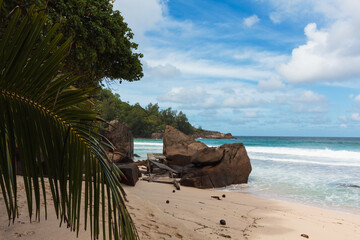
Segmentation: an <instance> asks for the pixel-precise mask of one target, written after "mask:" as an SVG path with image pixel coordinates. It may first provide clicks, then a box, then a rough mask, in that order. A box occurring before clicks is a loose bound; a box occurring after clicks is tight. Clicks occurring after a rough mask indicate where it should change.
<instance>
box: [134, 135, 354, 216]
mask: <svg viewBox="0 0 360 240" xmlns="http://www.w3.org/2000/svg"><path fill="white" fill-rule="evenodd" d="M197 140H198V141H201V142H203V143H205V144H206V145H208V146H212V147H217V146H220V145H222V144H225V143H230V144H231V143H235V142H242V143H244V145H245V148H246V150H247V153H248V156H249V158H250V161H251V165H252V172H251V174H250V176H249V181H248V183H247V184H237V185H231V186H228V187H226V188H223V189H220V190H221V191H231V192H241V193H248V194H252V195H255V196H260V197H266V198H270V199H276V200H284V201H290V202H296V203H301V204H305V205H311V206H316V207H323V208H328V209H333V210H339V211H345V212H349V213H354V214H360V138H335V137H334V138H333V137H253V136H251V137H242V136H239V137H236V139H197ZM162 149H163V143H162V140H161V139H135V141H134V152H135V153H136V154H137V155H139V157H138V158H137V159H146V154H147V153H162Z"/></svg>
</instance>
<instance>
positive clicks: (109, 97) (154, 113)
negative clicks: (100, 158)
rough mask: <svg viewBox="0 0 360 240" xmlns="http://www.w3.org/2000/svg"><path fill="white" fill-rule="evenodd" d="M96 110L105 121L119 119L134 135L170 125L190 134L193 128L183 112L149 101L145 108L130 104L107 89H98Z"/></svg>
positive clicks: (141, 134)
mask: <svg viewBox="0 0 360 240" xmlns="http://www.w3.org/2000/svg"><path fill="white" fill-rule="evenodd" d="M97 110H98V111H99V112H100V113H101V116H102V117H103V118H104V119H105V120H106V121H112V120H119V121H120V122H124V123H126V124H127V125H128V127H129V128H130V129H131V132H132V133H133V134H134V136H135V137H150V136H151V133H154V132H159V131H162V130H164V129H165V126H166V125H171V126H173V127H175V128H177V129H179V130H180V131H182V132H184V133H185V134H192V133H193V131H194V128H193V127H192V126H191V124H190V123H189V121H188V119H187V117H186V115H185V114H184V113H183V112H181V111H180V112H179V113H177V111H175V110H172V109H171V108H167V109H164V110H160V108H159V105H158V104H157V103H156V104H152V103H149V104H148V105H147V106H146V107H145V109H144V108H142V107H141V106H140V105H139V104H138V103H137V104H135V105H133V106H131V105H130V104H128V103H126V102H122V101H121V99H120V96H119V94H113V93H112V92H111V91H110V90H109V89H102V90H100V94H99V98H98V101H97Z"/></svg>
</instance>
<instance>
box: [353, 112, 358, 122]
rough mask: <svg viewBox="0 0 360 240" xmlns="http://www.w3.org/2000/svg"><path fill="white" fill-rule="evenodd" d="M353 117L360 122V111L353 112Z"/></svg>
mask: <svg viewBox="0 0 360 240" xmlns="http://www.w3.org/2000/svg"><path fill="white" fill-rule="evenodd" d="M351 119H352V120H353V121H355V122H360V114H359V113H353V114H351Z"/></svg>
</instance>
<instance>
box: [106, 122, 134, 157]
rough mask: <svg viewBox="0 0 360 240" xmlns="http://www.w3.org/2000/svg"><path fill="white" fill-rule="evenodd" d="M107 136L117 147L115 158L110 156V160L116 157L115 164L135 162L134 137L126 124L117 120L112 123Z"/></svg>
mask: <svg viewBox="0 0 360 240" xmlns="http://www.w3.org/2000/svg"><path fill="white" fill-rule="evenodd" d="M105 136H106V137H107V138H108V139H109V140H110V142H112V144H113V145H114V147H115V151H114V154H113V156H112V155H111V156H109V157H110V159H111V158H112V157H114V159H116V161H114V162H117V163H120V162H123V163H124V162H133V158H134V137H133V135H132V133H131V131H130V129H129V128H128V127H127V126H126V124H125V123H121V122H119V121H117V120H113V121H111V122H110V126H109V128H108V131H107V132H106V133H105Z"/></svg>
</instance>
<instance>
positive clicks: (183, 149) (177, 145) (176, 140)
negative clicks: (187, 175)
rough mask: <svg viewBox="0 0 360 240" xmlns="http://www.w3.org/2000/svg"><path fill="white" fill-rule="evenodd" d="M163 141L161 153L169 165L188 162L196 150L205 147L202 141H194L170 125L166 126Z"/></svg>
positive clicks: (182, 164)
mask: <svg viewBox="0 0 360 240" xmlns="http://www.w3.org/2000/svg"><path fill="white" fill-rule="evenodd" d="M163 142H164V145H163V146H164V147H163V154H164V155H165V157H166V160H167V161H168V162H167V163H168V165H170V166H172V165H178V166H185V165H187V164H189V163H190V160H191V157H192V156H193V155H194V154H195V153H196V152H197V151H199V150H202V149H204V148H206V147H207V146H206V145H205V144H204V143H202V142H199V141H195V140H194V139H192V138H191V137H190V136H187V135H186V134H184V133H182V132H180V131H179V130H177V129H176V128H174V127H171V126H166V128H165V133H164V138H163Z"/></svg>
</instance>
